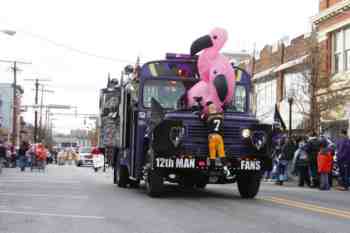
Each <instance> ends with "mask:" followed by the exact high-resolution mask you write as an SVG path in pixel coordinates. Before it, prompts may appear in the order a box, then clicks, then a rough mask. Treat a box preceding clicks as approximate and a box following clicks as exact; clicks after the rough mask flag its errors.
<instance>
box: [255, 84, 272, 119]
mask: <svg viewBox="0 0 350 233" xmlns="http://www.w3.org/2000/svg"><path fill="white" fill-rule="evenodd" d="M276 92H277V81H276V79H275V78H274V77H265V78H263V79H261V80H260V81H259V82H258V83H256V97H257V98H256V100H257V103H256V104H257V109H256V111H257V117H258V118H259V119H261V120H264V119H267V118H270V116H272V114H273V110H274V106H275V104H276V101H277V98H276Z"/></svg>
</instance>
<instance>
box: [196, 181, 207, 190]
mask: <svg viewBox="0 0 350 233" xmlns="http://www.w3.org/2000/svg"><path fill="white" fill-rule="evenodd" d="M207 184H208V183H207V182H204V181H200V182H198V183H197V184H196V187H197V188H199V189H205V187H206V186H207Z"/></svg>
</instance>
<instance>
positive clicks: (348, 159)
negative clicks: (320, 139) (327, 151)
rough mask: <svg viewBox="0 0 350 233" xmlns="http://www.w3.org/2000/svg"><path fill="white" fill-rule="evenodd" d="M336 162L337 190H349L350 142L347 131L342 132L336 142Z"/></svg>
mask: <svg viewBox="0 0 350 233" xmlns="http://www.w3.org/2000/svg"><path fill="white" fill-rule="evenodd" d="M336 150H337V162H338V166H339V170H340V177H339V178H340V179H339V184H340V186H339V187H337V189H338V190H342V191H345V190H349V169H350V140H349V138H348V136H347V131H346V130H342V132H341V136H340V138H339V139H338V141H337V146H336Z"/></svg>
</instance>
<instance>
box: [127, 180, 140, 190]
mask: <svg viewBox="0 0 350 233" xmlns="http://www.w3.org/2000/svg"><path fill="white" fill-rule="evenodd" d="M129 183H130V188H134V189H137V188H139V187H140V181H139V180H130V182H129Z"/></svg>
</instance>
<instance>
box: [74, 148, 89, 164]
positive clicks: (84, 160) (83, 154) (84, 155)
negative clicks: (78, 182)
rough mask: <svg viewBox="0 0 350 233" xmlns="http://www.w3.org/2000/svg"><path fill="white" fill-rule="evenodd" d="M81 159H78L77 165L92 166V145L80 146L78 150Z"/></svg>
mask: <svg viewBox="0 0 350 233" xmlns="http://www.w3.org/2000/svg"><path fill="white" fill-rule="evenodd" d="M78 155H79V159H78V160H77V161H76V163H77V166H78V167H80V166H86V165H89V166H92V164H93V161H92V154H91V148H90V147H82V148H79V151H78Z"/></svg>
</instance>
